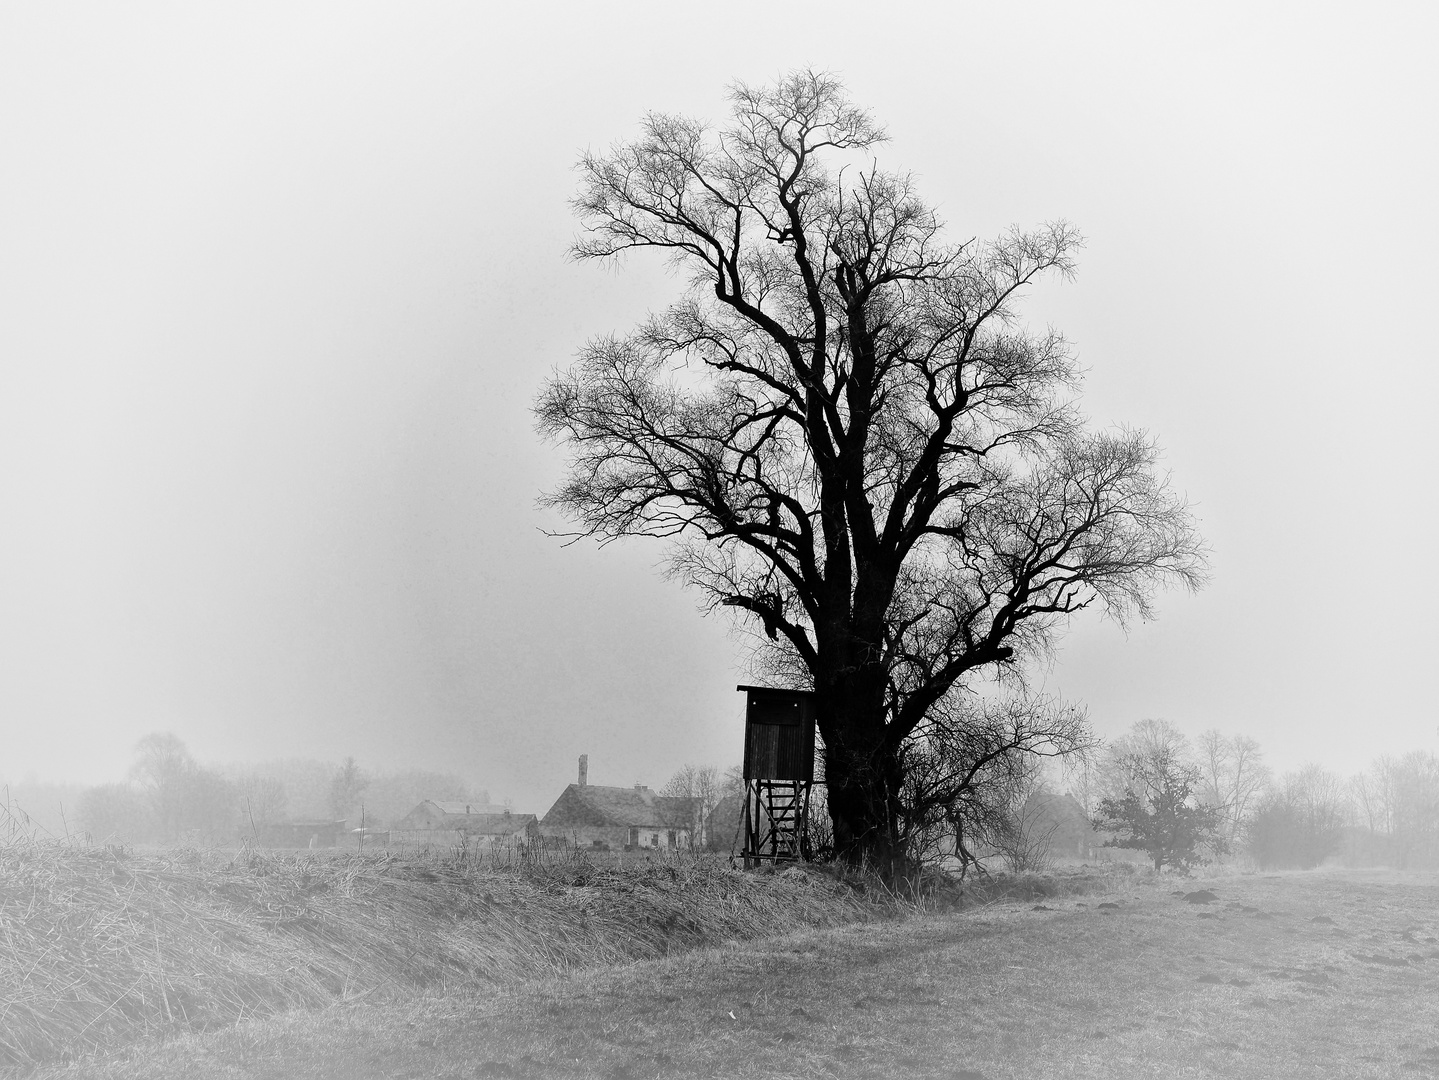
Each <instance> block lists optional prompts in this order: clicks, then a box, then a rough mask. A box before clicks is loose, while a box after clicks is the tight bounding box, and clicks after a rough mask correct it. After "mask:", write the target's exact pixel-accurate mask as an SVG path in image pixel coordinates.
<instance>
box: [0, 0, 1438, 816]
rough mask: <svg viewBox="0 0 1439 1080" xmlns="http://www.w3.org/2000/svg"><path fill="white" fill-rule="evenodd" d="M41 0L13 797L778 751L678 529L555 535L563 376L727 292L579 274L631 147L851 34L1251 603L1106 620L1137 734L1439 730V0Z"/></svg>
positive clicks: (922, 176) (1076, 637)
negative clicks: (647, 126) (538, 430)
mask: <svg viewBox="0 0 1439 1080" xmlns="http://www.w3.org/2000/svg"><path fill="white" fill-rule="evenodd" d="M499 11H500V9H498V8H495V7H492V6H479V5H465V4H448V5H447V4H423V5H403V6H401V7H394V6H384V5H367V4H346V5H328V6H327V5H306V4H285V5H278V4H276V5H246V6H244V7H243V8H235V9H230V10H222V9H219V8H215V7H211V6H198V7H177V6H161V5H144V4H137V5H126V6H125V7H123V8H119V7H110V6H102V5H93V6H85V5H69V6H61V5H41V6H33V7H30V8H21V7H17V6H10V7H8V8H6V9H5V11H4V13H3V14H0V145H3V146H4V148H5V149H4V152H3V154H0V237H3V243H0V500H3V506H4V509H5V513H4V526H3V528H0V613H3V615H0V779H8V780H11V781H16V780H20V779H22V778H25V777H27V776H30V777H36V778H40V779H48V780H55V781H69V782H74V783H96V782H100V781H104V780H110V779H118V778H119V777H121V776H123V775H124V773H125V770H126V767H127V765H128V764H129V760H130V754H131V751H132V748H133V747H134V745H135V743H136V741H137V740H138V739H139V738H140V737H142V736H143V735H145V734H146V733H149V732H156V731H169V732H173V733H175V734H176V735H178V736H179V737H180V738H181V739H182V740H184V742H185V744H186V745H187V746H188V747H189V748H190V750H191V752H192V753H193V754H194V755H195V756H196V757H197V758H198V759H200V760H202V761H206V762H215V763H220V762H230V763H233V762H255V761H264V760H273V759H280V758H316V759H320V760H325V761H338V760H340V759H341V758H343V757H345V756H347V755H353V756H354V757H355V758H356V759H358V761H359V762H360V763H361V765H362V766H364V767H366V768H369V769H372V770H386V769H401V768H424V769H432V770H441V771H446V772H452V773H456V774H459V775H462V776H464V777H465V778H466V779H467V780H469V781H470V782H472V783H473V784H475V785H476V786H477V787H483V788H485V789H487V790H488V791H489V792H491V794H492V796H493V797H495V798H497V799H498V798H505V797H509V798H511V799H512V800H513V801H514V802H515V804H516V805H517V806H518V807H519V808H520V809H523V810H526V811H538V812H540V813H543V811H544V809H545V808H546V807H547V806H548V805H549V803H550V802H551V801H552V800H553V797H554V796H555V795H556V794H557V793H558V791H559V789H560V788H561V787H562V786H563V785H564V784H565V783H567V782H569V781H570V780H571V779H572V778H573V777H572V773H573V769H574V762H575V758H576V756H577V755H578V754H580V753H588V754H589V759H590V768H591V780H592V781H593V782H596V783H601V784H629V783H634V782H644V783H647V784H651V785H654V786H658V785H659V784H661V783H663V781H664V779H665V777H667V776H668V775H669V774H670V773H672V772H673V771H674V770H675V768H676V767H678V766H679V765H680V764H681V763H683V762H687V761H694V762H702V763H714V764H718V765H721V766H723V765H727V764H729V763H731V762H733V761H735V760H737V759H738V757H739V751H740V745H739V740H740V719H741V709H742V702H741V699H740V695H738V694H736V693H735V691H734V687H735V684H736V683H737V682H742V681H745V680H744V675H745V672H744V669H743V659H744V653H743V649H742V648H741V647H740V644H739V643H738V642H736V641H735V640H734V639H733V638H732V636H731V635H730V633H729V627H728V626H727V624H726V623H725V622H724V621H723V620H722V619H720V618H717V617H705V616H703V615H702V614H701V613H700V612H699V611H698V609H697V607H696V602H697V598H696V597H694V596H691V595H689V594H686V593H685V592H684V591H683V590H682V589H681V588H680V587H679V586H678V585H676V584H674V583H671V582H667V581H665V580H663V578H662V576H661V573H660V571H659V570H658V565H659V563H660V560H661V557H662V549H661V547H660V546H659V545H656V544H644V543H638V542H636V543H632V544H630V545H614V546H611V547H609V548H606V549H604V550H602V551H601V550H596V549H595V548H594V547H593V546H592V545H586V544H576V545H572V546H564V545H563V544H562V543H561V542H560V541H558V540H556V539H554V538H552V537H550V536H547V535H545V533H546V530H551V531H552V530H555V529H560V528H563V525H564V523H563V522H561V521H559V520H557V519H555V518H553V517H551V516H549V514H548V513H547V512H545V511H542V510H540V509H539V508H538V506H537V499H538V497H539V495H540V493H541V492H542V491H543V490H544V489H545V488H546V487H547V486H548V485H550V484H553V483H554V482H555V480H556V479H557V478H558V476H559V471H560V465H561V458H560V456H559V453H558V451H556V450H555V449H553V448H551V447H547V446H545V445H544V444H542V443H541V442H540V441H539V440H538V439H537V437H536V436H535V434H534V432H533V426H532V418H531V415H530V406H531V403H532V400H533V398H534V395H535V393H536V390H537V387H538V385H539V383H540V381H541V380H542V379H543V378H544V377H545V375H546V374H547V373H549V372H550V371H551V370H552V369H553V368H554V367H555V366H557V365H562V364H564V363H566V362H567V360H568V359H569V358H570V357H571V356H573V354H574V352H575V350H576V349H577V348H578V347H579V346H580V345H581V343H582V342H583V341H584V340H585V339H586V338H588V337H590V336H592V335H596V334H603V333H607V332H610V331H623V330H624V329H626V328H628V327H629V326H630V325H632V324H633V323H634V322H635V321H636V320H637V319H639V318H641V317H642V316H643V315H644V314H645V312H646V311H648V310H649V309H651V308H655V307H659V306H661V305H663V304H665V303H666V302H667V301H668V299H669V298H671V297H672V296H674V295H675V294H676V292H677V291H678V289H679V288H680V287H681V283H680V282H678V281H676V280H674V279H672V278H669V277H667V276H666V273H665V271H664V267H663V266H662V265H660V264H659V262H658V261H650V260H646V259H642V258H631V259H629V260H628V261H626V262H625V263H624V264H623V265H621V266H620V267H618V268H615V269H613V270H605V269H601V268H598V267H596V266H593V265H578V264H575V263H573V262H571V261H569V260H568V259H567V256H566V248H567V245H568V244H569V243H570V241H571V240H572V239H573V237H574V235H575V233H576V229H577V226H576V224H575V221H574V219H573V217H572V215H571V213H570V209H569V207H568V204H567V200H568V198H569V197H570V195H571V194H572V192H573V187H574V184H575V174H574V172H573V169H572V166H573V164H574V162H575V160H576V158H577V156H578V155H579V154H580V153H581V152H582V150H583V149H584V148H585V147H587V146H593V147H597V148H598V147H604V146H606V145H608V144H609V143H611V142H613V141H615V140H619V139H623V138H625V137H627V136H628V135H630V134H632V133H633V132H634V131H635V124H636V121H637V120H638V119H639V118H640V117H641V116H642V115H643V113H644V112H645V111H646V110H651V109H653V110H665V111H678V112H686V113H692V114H697V115H702V116H709V117H714V118H716V119H718V118H721V117H722V116H723V114H724V109H725V101H724V88H725V86H726V85H727V84H728V83H730V82H731V81H733V80H735V79H744V80H749V81H756V82H757V81H763V80H766V79H769V78H772V77H773V76H775V75H776V74H778V73H780V72H782V71H784V70H786V69H789V68H792V67H795V66H798V65H804V64H810V65H815V66H818V67H824V68H828V69H830V70H833V71H836V72H838V73H840V74H841V75H842V76H843V77H844V78H845V80H846V83H847V85H848V86H849V88H850V90H851V92H852V93H853V95H854V97H855V98H856V99H857V100H858V101H859V102H861V103H863V104H865V105H867V106H868V107H870V108H871V109H872V110H873V111H874V113H875V114H876V115H877V116H878V117H879V118H880V119H881V120H882V121H884V122H885V123H886V124H887V126H888V127H889V130H890V133H891V135H892V142H891V143H890V144H889V145H888V146H887V147H886V148H884V150H883V151H882V154H881V159H882V161H883V162H884V163H886V164H888V165H893V166H898V167H904V168H908V169H911V170H913V171H914V173H915V174H916V177H917V180H918V186H919V189H920V191H921V192H922V193H923V194H924V195H925V196H927V197H928V198H929V199H930V200H931V201H933V202H934V203H936V204H937V205H938V206H939V207H940V209H941V212H942V214H943V215H944V217H945V218H946V219H947V220H948V221H949V223H950V228H951V230H952V234H953V235H954V236H956V237H964V236H970V235H981V236H982V235H987V234H991V233H994V232H997V231H998V230H1000V229H1003V228H1005V227H1007V226H1008V225H1009V224H1011V223H1018V224H1020V225H1025V226H1029V225H1034V224H1037V223H1039V222H1042V221H1047V220H1052V219H1058V218H1063V219H1066V220H1069V221H1073V222H1075V223H1076V224H1077V225H1078V226H1079V227H1080V229H1081V230H1082V231H1083V232H1084V234H1085V236H1086V237H1087V245H1086V248H1085V250H1084V252H1083V253H1082V256H1081V262H1080V268H1079V274H1078V277H1077V278H1076V280H1075V281H1073V282H1072V283H1064V284H1058V283H1056V284H1052V285H1049V286H1046V287H1044V288H1043V289H1041V290H1039V291H1037V292H1036V293H1035V294H1034V295H1033V296H1032V299H1031V302H1030V303H1029V305H1028V308H1027V315H1028V317H1029V318H1030V319H1031V321H1033V322H1035V323H1037V324H1041V325H1042V324H1043V323H1045V322H1050V323H1053V324H1054V325H1055V326H1057V327H1059V328H1060V329H1062V330H1063V331H1064V332H1065V333H1066V335H1067V336H1069V337H1070V338H1071V339H1072V340H1073V342H1074V343H1075V346H1076V349H1077V351H1078V354H1079V356H1080V358H1081V360H1082V361H1083V363H1084V364H1085V366H1086V368H1087V370H1088V379H1087V383H1086V388H1085V393H1084V397H1083V401H1084V404H1085V408H1086V410H1087V412H1088V413H1089V415H1090V416H1091V417H1092V418H1093V420H1094V421H1095V423H1097V424H1100V425H1108V424H1116V423H1126V424H1131V425H1135V426H1140V427H1143V428H1145V429H1148V430H1151V431H1153V432H1155V433H1156V434H1157V436H1158V438H1159V440H1160V442H1161V443H1162V445H1163V446H1164V447H1165V448H1166V451H1167V456H1166V462H1167V465H1168V467H1169V468H1170V469H1172V473H1173V482H1174V484H1175V486H1176V487H1177V488H1179V489H1180V490H1183V491H1185V492H1187V493H1188V495H1189V497H1190V498H1191V499H1192V500H1193V502H1194V503H1195V505H1196V507H1197V511H1198V515H1199V518H1200V521H1201V528H1202V530H1203V532H1204V534H1205V537H1206V539H1207V541H1208V543H1209V545H1210V547H1211V548H1212V552H1213V555H1212V570H1213V580H1212V583H1211V584H1210V585H1209V587H1208V588H1206V589H1204V590H1203V591H1202V592H1200V593H1198V594H1197V595H1194V596H1189V595H1185V594H1170V595H1167V596H1164V597H1162V598H1161V600H1160V603H1159V610H1160V617H1159V619H1158V620H1157V621H1155V622H1152V623H1144V624H1137V625H1133V626H1130V627H1128V628H1127V629H1125V628H1121V627H1118V626H1116V625H1114V624H1113V623H1111V622H1108V621H1106V620H1104V619H1102V618H1099V617H1097V616H1084V617H1082V618H1080V619H1078V620H1076V622H1075V624H1074V625H1073V626H1072V628H1071V630H1070V632H1069V633H1068V634H1067V636H1065V638H1064V639H1063V641H1062V644H1061V648H1060V651H1059V652H1058V653H1057V655H1056V656H1055V657H1054V659H1053V662H1052V664H1050V665H1049V666H1048V667H1046V668H1044V669H1042V670H1040V671H1038V672H1037V673H1036V675H1035V678H1036V681H1037V682H1038V683H1039V684H1041V685H1043V686H1044V687H1046V688H1047V689H1050V690H1052V691H1054V692H1056V693H1060V694H1063V695H1065V696H1066V697H1070V698H1074V699H1077V700H1081V701H1084V702H1086V703H1087V704H1088V706H1089V709H1090V716H1091V720H1092V722H1093V724H1094V727H1095V729H1096V731H1097V732H1098V733H1099V734H1101V735H1106V736H1114V735H1118V734H1119V733H1121V732H1122V731H1124V730H1125V729H1126V728H1128V727H1129V725H1131V724H1132V723H1134V722H1135V721H1136V720H1139V719H1141V718H1146V717H1158V718H1164V719H1167V720H1169V721H1171V722H1173V723H1175V724H1176V725H1178V726H1179V727H1180V728H1182V729H1183V730H1185V731H1187V732H1190V733H1194V734H1197V733H1198V732H1199V731H1201V730H1203V729H1206V728H1218V729H1220V730H1221V731H1224V732H1226V733H1237V732H1243V733H1246V734H1249V735H1252V736H1253V737H1254V738H1256V739H1258V740H1259V741H1260V743H1261V744H1262V745H1263V747H1264V750H1265V752H1266V755H1267V757H1268V759H1269V761H1270V763H1271V764H1272V765H1274V766H1275V768H1276V769H1279V770H1283V769H1287V768H1294V767H1297V766H1299V765H1301V764H1303V763H1305V762H1309V761H1313V762H1316V763H1318V764H1321V765H1323V766H1325V767H1326V768H1330V769H1334V770H1337V771H1339V772H1341V773H1345V774H1347V773H1349V772H1352V771H1355V770H1357V769H1359V768H1361V767H1362V766H1363V765H1364V764H1365V763H1366V762H1367V760H1368V759H1369V758H1371V757H1373V756H1375V755H1377V754H1381V753H1399V752H1403V751H1406V750H1411V749H1426V750H1433V749H1435V744H1436V728H1439V718H1436V707H1435V704H1434V697H1433V693H1432V689H1431V682H1432V679H1431V677H1430V676H1429V675H1426V674H1425V672H1428V671H1432V669H1433V661H1432V657H1433V656H1434V655H1435V653H1436V651H1439V634H1436V631H1435V629H1434V620H1433V618H1432V617H1431V614H1430V609H1431V607H1432V604H1433V601H1434V589H1433V586H1432V585H1430V584H1428V578H1427V575H1425V574H1424V572H1423V570H1422V567H1423V565H1424V562H1423V560H1424V558H1425V557H1426V556H1427V555H1428V554H1429V551H1430V548H1431V547H1432V537H1433V536H1434V535H1435V531H1436V526H1439V513H1436V504H1435V499H1436V495H1435V492H1436V484H1435V467H1436V464H1439V452H1436V451H1439V434H1437V433H1436V431H1439V428H1436V425H1435V424H1434V423H1433V421H1432V416H1431V411H1432V408H1433V404H1432V403H1433V400H1434V398H1435V393H1436V390H1439V374H1436V370H1439V368H1436V364H1435V356H1434V353H1435V346H1434V344H1433V338H1432V332H1431V328H1430V325H1429V324H1430V322H1431V319H1430V312H1429V308H1430V306H1431V305H1432V303H1433V297H1434V296H1435V295H1436V287H1439V270H1436V266H1435V262H1434V259H1433V256H1432V253H1433V251H1434V250H1435V249H1436V241H1439V236H1436V232H1439V228H1436V216H1435V213H1434V209H1433V192H1434V191H1436V190H1439V149H1436V141H1435V139H1434V132H1435V131H1436V130H1439V115H1436V114H1439V74H1436V65H1435V64H1434V62H1433V46H1434V41H1435V31H1436V29H1439V17H1436V15H1435V14H1434V11H1433V9H1432V8H1430V7H1429V6H1427V5H1418V4H1414V5H1400V4H1396V5H1387V6H1379V7H1375V6H1373V5H1365V6H1364V7H1362V8H1361V7H1360V6H1359V5H1357V4H1352V5H1324V6H1322V7H1315V6H1312V5H1297V4H1296V5H1271V6H1268V7H1267V8H1266V9H1265V11H1263V12H1259V11H1256V10H1255V9H1254V8H1253V7H1252V6H1251V5H1240V4H1229V5H1223V4H1221V5H1205V6H1203V7H1190V8H1185V9H1179V8H1172V9H1162V10H1161V9H1158V8H1153V7H1149V6H1140V5H1134V6H1130V5H1118V4H1109V5H1106V4H1100V5H1084V6H1083V7H1078V6H1074V5H1065V4H1057V3H1055V4H1050V3H1041V4H1029V5H1024V6H1023V7H1021V8H1012V7H1007V8H1003V9H995V8H994V7H993V6H992V5H985V6H981V5H975V4H943V5H941V4H927V5H926V4H910V5H904V4H900V5H891V6H890V7H888V8H886V14H885V15H884V17H883V19H882V20H879V21H877V16H876V11H877V9H875V8H874V7H873V6H872V5H866V6H860V5H846V4H828V5H790V6H789V7H787V8H785V9H783V10H780V9H776V8H773V7H772V6H769V5H765V6H760V5H748V4H740V5H737V6H731V8H729V9H727V10H726V14H725V15H724V16H723V17H722V18H721V17H719V16H717V15H716V16H713V17H711V16H710V15H709V13H707V12H706V11H705V10H704V9H699V8H694V9H683V10H681V9H676V8H675V7H674V6H673V5H661V4H657V3H656V4H615V5H606V6H605V7H604V9H603V12H602V13H601V12H600V9H596V8H594V7H592V6H589V5H570V6H564V5H551V6H548V7H547V8H544V9H539V8H537V9H534V10H527V11H520V10H518V9H516V8H514V7H513V6H511V8H508V9H505V10H504V12H503V14H498V12H499Z"/></svg>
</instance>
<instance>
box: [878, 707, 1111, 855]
mask: <svg viewBox="0 0 1439 1080" xmlns="http://www.w3.org/2000/svg"><path fill="white" fill-rule="evenodd" d="M957 706H962V708H961V707H957ZM1089 738H1090V736H1089V730H1088V726H1087V724H1086V722H1085V717H1084V713H1083V711H1082V710H1080V709H1077V708H1075V707H1073V706H1068V705H1064V704H1062V703H1060V702H1056V701H1052V700H1038V701H1034V700H1025V699H1022V698H1008V699H1002V700H997V701H994V700H985V699H975V700H968V701H966V700H964V699H957V698H954V697H949V698H946V699H945V700H944V701H943V702H942V703H941V705H940V706H939V707H937V708H936V709H935V710H934V712H933V714H932V715H931V717H930V718H929V719H927V720H926V722H925V724H924V725H923V727H922V728H921V729H920V730H919V731H918V732H916V733H915V736H914V737H913V738H911V739H910V740H909V741H908V742H907V743H906V744H905V747H904V751H903V763H904V766H905V773H906V779H905V787H904V789H903V791H902V792H901V796H900V805H901V806H902V808H903V811H902V814H901V817H900V823H899V825H900V828H899V836H900V840H901V842H902V843H903V844H904V846H905V851H906V854H907V855H908V856H909V857H910V858H911V859H912V860H915V861H918V862H937V861H941V860H944V859H947V858H951V857H952V858H955V859H957V860H958V861H959V863H960V865H961V867H968V866H970V865H973V864H974V863H976V862H977V861H978V856H979V853H980V852H983V851H985V850H993V851H998V852H999V853H1000V854H1003V855H1005V856H1006V857H1008V858H1009V861H1010V862H1011V864H1014V863H1015V862H1016V859H1017V860H1018V861H1019V862H1021V863H1028V862H1031V861H1032V859H1031V858H1030V856H1031V855H1033V854H1034V853H1035V852H1034V848H1035V841H1037V840H1038V837H1037V836H1034V835H1030V834H1029V833H1027V832H1026V830H1025V829H1024V827H1023V826H1024V824H1025V822H1024V818H1023V814H1022V812H1021V811H1022V807H1023V806H1024V804H1025V803H1026V802H1027V801H1028V799H1029V798H1030V796H1031V795H1032V794H1033V793H1034V792H1035V791H1036V790H1037V788H1038V785H1039V782H1040V765H1041V763H1042V762H1043V760H1044V759H1045V758H1047V757H1054V756H1059V755H1062V754H1067V753H1071V752H1073V751H1076V750H1079V749H1081V748H1083V747H1085V746H1087V745H1088V742H1089ZM1030 832H1032V830H1030ZM1045 839H1047V837H1046V838H1045ZM1016 868H1018V869H1032V868H1033V867H1032V866H1028V865H1025V866H1019V867H1016Z"/></svg>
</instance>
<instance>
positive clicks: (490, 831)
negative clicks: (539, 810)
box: [390, 799, 535, 836]
mask: <svg viewBox="0 0 1439 1080" xmlns="http://www.w3.org/2000/svg"><path fill="white" fill-rule="evenodd" d="M534 820H535V815H534V814H511V813H509V812H508V811H506V810H503V809H501V808H499V807H495V806H491V805H490V804H488V803H462V802H437V801H435V800H434V799H426V800H425V801H424V802H422V803H420V805H419V806H417V807H415V808H414V809H413V810H411V811H410V812H409V813H408V814H406V815H405V816H404V817H402V818H401V819H400V820H399V821H396V822H395V823H394V824H393V825H391V826H390V827H391V828H392V829H459V830H462V831H464V832H468V833H481V834H484V835H487V836H508V835H509V834H511V833H516V832H519V831H520V830H522V829H524V828H525V826H526V824H527V823H529V822H532V821H534Z"/></svg>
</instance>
